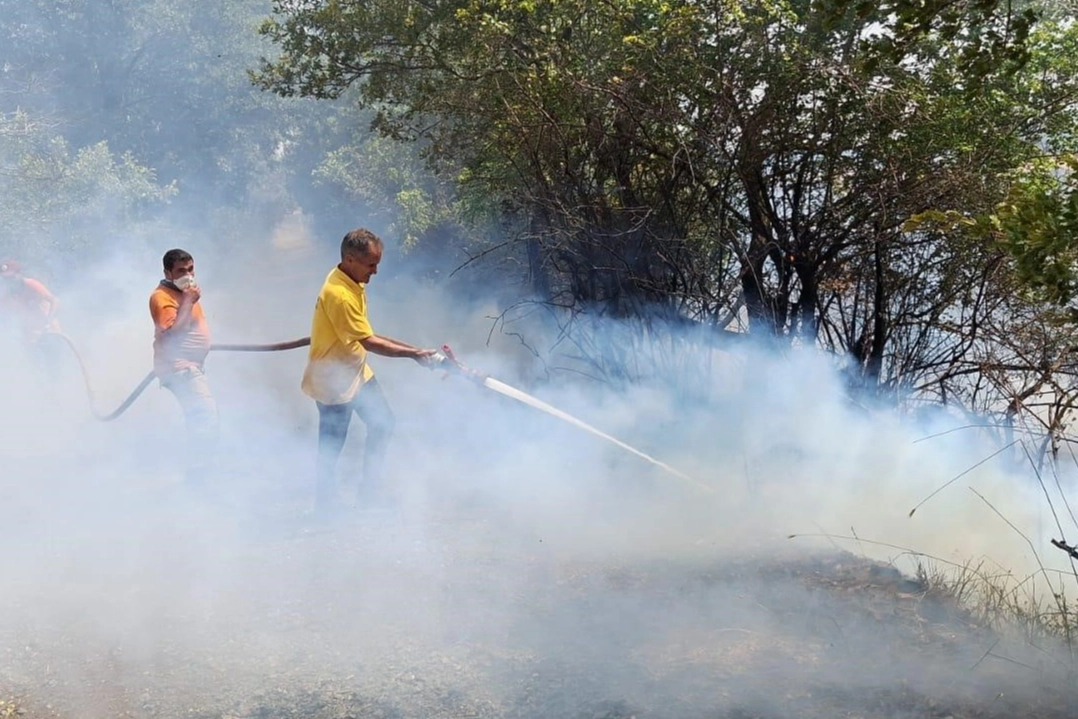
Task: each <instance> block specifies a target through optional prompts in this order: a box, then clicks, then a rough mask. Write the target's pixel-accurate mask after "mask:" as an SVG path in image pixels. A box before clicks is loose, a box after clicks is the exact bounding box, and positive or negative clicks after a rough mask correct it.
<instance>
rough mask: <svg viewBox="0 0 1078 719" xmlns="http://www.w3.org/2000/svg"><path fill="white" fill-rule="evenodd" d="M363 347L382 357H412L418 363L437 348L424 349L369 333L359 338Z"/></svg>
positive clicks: (421, 362) (423, 361)
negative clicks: (367, 335)
mask: <svg viewBox="0 0 1078 719" xmlns="http://www.w3.org/2000/svg"><path fill="white" fill-rule="evenodd" d="M360 343H361V344H362V345H363V348H364V349H365V350H367V351H368V352H370V353H372V354H376V355H382V356H383V357H407V358H409V359H414V360H415V361H416V362H418V363H419V364H424V363H425V362H426V360H427V358H428V357H431V356H432V355H435V354H437V352H438V350H425V349H421V348H419V347H416V346H415V345H410V344H408V343H407V342H401V341H400V340H395V339H393V338H392V337H383V336H381V335H371V336H370V337H367V338H365V339H362V340H360Z"/></svg>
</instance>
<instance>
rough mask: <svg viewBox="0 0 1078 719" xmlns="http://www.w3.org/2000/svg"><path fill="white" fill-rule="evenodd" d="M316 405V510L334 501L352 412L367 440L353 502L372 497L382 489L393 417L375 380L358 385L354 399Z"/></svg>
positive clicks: (383, 489) (391, 434) (324, 508)
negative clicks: (337, 469) (364, 430)
mask: <svg viewBox="0 0 1078 719" xmlns="http://www.w3.org/2000/svg"><path fill="white" fill-rule="evenodd" d="M315 404H316V405H317V406H318V486H317V488H316V490H315V511H316V512H326V511H328V510H329V508H330V507H331V506H332V504H333V496H334V495H335V494H336V489H337V481H336V468H337V459H338V458H339V457H340V454H341V449H343V448H344V441H345V439H347V438H348V426H349V424H350V423H351V421H352V413H353V412H355V413H356V414H357V415H359V418H360V419H361V420H363V424H365V425H366V427H367V441H366V443H365V446H364V449H363V478H362V480H361V481H360V482H359V488H358V489H357V491H356V503H357V504H358V503H359V502H360V501H361V500H362V499H364V498H367V497H370V498H372V499H373V498H374V497H375V496H377V495H378V494H381V493H383V492H384V491H385V489H386V488H385V486H384V481H385V478H384V477H383V475H382V472H383V466H384V464H385V456H386V450H387V449H388V448H389V440H390V438H391V437H392V436H393V425H394V423H395V419H394V417H393V411H392V410H391V409H390V408H389V403H388V402H387V401H386V397H385V394H383V393H382V388H381V387H380V386H379V385H378V381H377V380H375V379H371V380H370V381H368V382H366V383H365V384H364V385H363V386H362V387H360V388H359V392H357V393H356V397H355V399H353V400H352V401H351V402H347V403H345V404H322V403H321V402H316V403H315Z"/></svg>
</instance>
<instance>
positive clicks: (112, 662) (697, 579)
mask: <svg viewBox="0 0 1078 719" xmlns="http://www.w3.org/2000/svg"><path fill="white" fill-rule="evenodd" d="M508 525H511V519H510V518H504V517H503V518H500V519H499V520H497V521H495V520H493V519H491V517H489V516H483V514H482V512H476V513H473V514H472V515H471V516H469V517H462V516H461V515H459V514H457V515H454V516H453V517H452V521H448V520H446V518H445V517H442V518H441V519H439V518H437V517H434V516H432V515H429V514H427V515H424V516H421V517H412V518H406V517H400V516H396V515H394V514H392V513H362V512H361V513H357V514H356V515H354V516H351V517H348V518H345V519H344V520H342V521H340V522H338V524H337V525H336V526H334V527H333V528H331V529H328V530H316V531H312V530H310V529H307V528H305V527H304V526H300V525H298V524H296V525H291V526H286V525H285V524H282V523H280V522H259V523H254V524H249V525H246V526H245V527H244V528H243V529H242V530H240V529H235V528H233V529H232V530H230V531H229V532H228V533H224V534H217V535H213V537H212V539H211V540H207V544H206V545H205V546H204V547H203V548H202V549H203V550H205V551H206V552H207V553H206V554H202V553H193V552H192V550H191V547H192V543H197V542H198V541H199V540H198V537H199V536H200V535H199V534H198V528H197V527H196V528H192V527H191V526H189V525H187V524H180V523H176V524H170V523H169V522H167V521H164V520H162V518H161V517H156V518H155V519H154V520H153V523H152V527H149V528H148V526H147V527H143V528H142V529H143V530H145V531H144V532H143V534H142V535H141V536H142V537H143V538H144V540H145V538H147V537H153V538H154V541H152V542H151V541H149V540H145V541H144V547H143V548H138V547H131V546H129V545H128V544H114V543H109V542H104V543H102V542H98V541H95V540H94V539H93V537H91V535H90V534H87V535H86V537H84V538H83V539H82V540H81V544H79V545H78V546H79V548H78V549H71V547H57V548H55V553H54V554H53V555H48V554H42V555H41V557H42V559H43V561H44V560H45V559H47V557H48V556H53V557H60V556H61V555H63V556H66V553H68V552H71V551H74V552H75V555H76V557H75V559H72V560H70V561H68V562H67V563H63V562H59V560H57V562H58V564H59V565H62V566H57V567H56V568H54V569H52V570H49V571H50V572H54V573H53V574H37V575H35V580H34V581H35V582H42V581H43V577H45V578H55V579H57V583H56V584H50V585H49V586H54V587H55V589H54V591H55V592H56V594H55V595H50V596H38V595H35V594H34V593H33V592H31V591H22V592H20V591H17V590H18V589H19V586H18V583H19V582H20V577H19V576H12V575H11V574H9V575H8V576H7V577H6V581H7V583H8V584H9V587H10V588H12V589H13V590H15V591H13V592H12V594H14V595H18V596H20V597H21V598H20V599H19V600H18V602H9V603H8V604H7V606H6V607H5V613H6V614H7V617H6V621H4V622H3V623H2V624H0V626H2V627H3V632H4V636H3V637H2V639H3V644H2V645H0V646H2V648H0V717H6V716H22V717H26V718H27V719H31V718H38V717H40V718H42V719H45V718H49V719H60V718H62V719H69V718H70V719H89V718H96V717H114V718H119V717H131V718H138V719H180V718H181V717H182V718H186V719H210V718H214V719H286V718H287V719H299V718H301V717H302V718H303V719H345V718H349V717H351V718H355V719H360V718H364V719H365V718H371V719H403V718H405V717H416V718H417V719H419V718H422V719H433V718H436V717H453V718H456V719H472V718H475V719H487V718H490V719H495V718H497V719H540V718H543V719H547V718H549V717H567V718H569V719H629V718H630V717H636V718H638V719H643V718H645V717H655V718H659V717H663V718H665V717H671V718H675V717H677V718H680V717H686V718H688V717H726V718H730V719H735V718H736V719H750V718H752V719H792V718H794V717H809V718H816V717H819V718H820V719H823V718H824V717H827V718H829V719H834V718H837V717H849V718H853V717H858V718H861V719H877V718H878V719H885V718H886V719H900V718H902V719H905V718H913V717H931V718H938V719H944V718H946V717H951V718H953V719H989V718H995V717H999V718H1002V717H1015V716H1023V717H1032V718H1043V719H1054V718H1055V717H1059V718H1060V719H1062V718H1063V717H1073V716H1076V715H1078V692H1076V691H1075V690H1074V688H1073V682H1072V681H1071V676H1070V664H1069V662H1068V660H1067V659H1066V658H1065V656H1064V654H1062V653H1061V652H1060V651H1059V650H1056V649H1050V648H1046V647H1043V646H1042V647H1034V646H1032V645H1030V644H1028V643H1026V642H1024V641H1023V640H1021V639H1020V638H1017V637H1007V636H1004V635H1001V634H999V633H996V632H994V631H992V630H990V629H988V628H986V627H982V626H978V624H977V623H976V622H975V621H973V619H972V618H971V617H970V616H969V615H968V614H966V613H965V612H964V611H963V610H962V609H961V608H960V607H957V606H955V605H954V604H953V603H952V602H950V601H949V600H948V599H946V598H945V597H936V596H933V595H932V594H931V593H930V592H927V591H926V587H923V586H921V585H920V584H918V583H917V582H916V581H914V580H912V579H910V578H909V577H906V576H903V575H902V574H900V573H899V572H897V571H896V570H894V569H893V568H891V567H890V566H888V565H884V564H879V563H874V562H870V561H868V560H865V559H861V558H859V557H857V556H854V555H852V554H848V553H845V552H840V551H837V550H836V551H825V552H807V551H801V550H793V549H791V548H790V547H789V546H777V545H776V546H761V547H758V548H757V549H756V550H755V551H753V552H749V553H745V552H741V553H739V554H738V555H736V556H729V555H722V554H720V553H719V552H716V554H715V556H714V557H713V558H708V557H707V553H706V552H703V553H698V554H697V555H695V557H694V558H693V559H691V560H687V559H682V560H678V561H674V560H669V561H661V560H654V559H652V560H646V561H639V562H626V561H624V560H623V559H620V558H618V557H615V556H611V557H609V558H602V557H599V558H595V557H589V558H586V559H582V558H580V557H576V556H572V555H567V554H566V553H565V552H562V551H559V550H555V549H550V548H548V546H549V545H548V544H546V543H544V538H543V536H542V535H541V533H536V532H520V533H518V534H516V535H514V534H511V533H507V532H506V528H507V526H508ZM151 529H152V531H151ZM103 531H104V530H103V529H100V528H99V529H98V531H97V532H96V533H95V534H94V535H93V536H94V537H96V536H99V535H100V534H101V533H102V532H103ZM207 531H209V530H207ZM213 531H217V532H220V531H221V530H219V529H216V530H213ZM238 537H239V538H241V539H237V538H238ZM507 537H513V539H512V541H508V540H507V539H506V538H507ZM147 547H151V549H147ZM102 556H108V557H109V561H108V563H107V565H102V566H108V567H112V568H113V569H109V570H107V571H104V576H102V570H101V569H100V568H99V567H94V568H93V569H92V570H91V569H83V567H89V566H92V565H93V564H94V562H95V561H96V560H97V559H99V558H100V557H102ZM204 556H213V557H215V558H216V563H215V564H214V566H213V570H212V572H211V571H209V570H206V569H205V568H204V567H203V565H202V564H199V563H198V561H197V560H198V558H200V557H204ZM46 563H47V562H46ZM116 567H121V568H120V569H116ZM200 567H202V568H200ZM42 571H44V570H42ZM61 580H62V581H61Z"/></svg>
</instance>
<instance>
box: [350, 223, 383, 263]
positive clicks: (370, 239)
mask: <svg viewBox="0 0 1078 719" xmlns="http://www.w3.org/2000/svg"><path fill="white" fill-rule="evenodd" d="M383 247H385V243H384V242H382V238H381V237H379V236H378V235H376V234H374V233H373V232H371V231H370V230H367V229H364V228H362V227H361V228H359V229H358V230H352V231H351V232H349V233H348V234H347V235H345V236H344V239H343V240H341V259H342V260H343V259H344V256H345V255H355V256H357V257H365V256H367V255H369V254H370V253H371V252H373V251H374V250H380V249H382V248H383Z"/></svg>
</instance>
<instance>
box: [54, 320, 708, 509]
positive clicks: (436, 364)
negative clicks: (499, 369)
mask: <svg viewBox="0 0 1078 719" xmlns="http://www.w3.org/2000/svg"><path fill="white" fill-rule="evenodd" d="M49 334H51V335H53V336H55V337H57V338H59V339H60V340H61V341H63V342H64V344H66V345H67V346H68V347H69V348H70V349H71V352H72V353H73V354H74V355H75V359H76V360H77V361H78V363H79V369H80V370H81V371H82V378H83V381H84V383H85V384H86V394H87V397H88V398H89V401H90V411H91V412H92V413H93V415H94V417H95V418H96V419H98V420H100V421H102V422H111V421H113V420H114V419H116V418H117V417H119V416H120V415H122V414H123V413H124V412H126V411H127V410H128V408H129V407H131V405H132V404H134V402H135V400H137V399H138V398H139V395H141V394H142V393H143V392H144V391H145V390H146V388H147V387H149V386H150V383H151V382H153V379H154V376H155V373H154V372H150V373H149V374H147V375H146V376H145V377H144V378H143V379H142V381H141V382H139V384H138V386H137V387H135V389H134V390H132V392H131V394H129V395H128V396H127V399H125V400H124V401H123V402H122V403H120V406H119V407H117V408H116V409H115V410H113V411H112V412H110V413H108V414H102V413H100V412H98V411H97V409H96V408H95V406H94V392H93V387H92V385H91V383H90V375H89V373H88V372H87V371H86V364H85V363H84V362H83V360H82V355H81V354H80V353H79V350H78V348H77V347H76V346H75V343H74V342H72V341H71V338H70V337H68V336H67V335H65V334H63V333H62V332H50V333H49ZM310 344H311V338H310V337H303V338H302V339H298V340H292V341H291V342H276V343H273V344H211V345H210V351H211V352H284V351H287V350H293V349H298V348H300V347H307V346H308V345H310ZM428 366H429V367H430V368H431V369H433V370H443V371H444V372H445V376H449V375H450V374H455V375H457V376H460V377H463V378H464V379H467V380H470V381H472V382H474V383H475V384H477V385H479V386H480V387H486V388H487V389H490V390H493V391H494V392H497V393H498V394H501V395H503V396H505V397H509V398H510V399H513V400H516V401H517V402H521V403H523V404H526V405H528V406H530V407H532V408H534V409H538V410H540V411H541V412H545V413H546V414H548V415H551V416H552V417H556V418H558V419H560V420H562V421H564V422H567V423H569V424H571V425H573V426H574V427H577V428H578V429H582V430H584V431H585V432H588V433H589V434H592V435H594V436H596V437H599V438H601V439H603V440H606V441H607V442H610V443H611V444H614V445H616V446H618V447H620V448H621V449H623V450H625V451H626V452H629V453H630V454H634V455H636V456H637V457H640V458H641V459H643V460H645V461H647V462H649V463H651V464H652V465H654V466H656V467H659V468H660V469H662V470H664V471H666V472H668V473H670V474H672V475H674V476H676V477H678V478H679V479H681V480H683V481H685V482H687V483H688V484H691V485H693V486H694V487H695V488H696V489H698V490H701V491H703V492H706V493H708V494H711V493H713V492H714V491H715V490H714V489H713V488H712V487H710V486H708V485H706V484H703V483H702V482H700V481H698V480H696V479H693V478H692V477H690V476H688V475H687V474H685V473H684V472H681V471H679V470H677V469H675V468H674V467H671V466H670V465H669V464H666V463H665V462H662V461H660V460H658V459H655V458H654V457H652V456H651V455H648V454H645V453H644V452H641V451H640V450H638V449H636V448H635V447H632V446H630V445H628V444H626V443H625V442H622V441H621V440H619V439H616V438H614V437H612V436H610V435H609V434H606V433H605V432H603V431H601V430H598V429H596V428H595V427H592V426H591V425H590V424H587V423H586V422H584V421H582V420H580V419H577V418H576V417H574V416H572V415H571V414H569V413H568V412H563V411H562V410H560V409H557V408H556V407H552V406H550V405H549V404H547V403H546V402H543V401H542V400H540V399H538V398H536V397H533V396H531V395H530V394H527V393H525V392H522V391H520V390H519V389H516V388H515V387H511V386H509V385H507V384H505V383H504V382H499V381H498V380H496V379H494V378H493V377H490V376H489V375H487V374H484V373H482V372H477V371H476V370H473V369H470V368H468V367H466V366H465V365H464V363H462V362H461V361H460V360H458V359H457V357H456V355H455V354H454V353H453V350H452V349H451V348H450V347H449V345H442V347H441V350H440V351H438V352H437V353H436V354H435V355H434V357H433V358H432V361H431V363H430V364H429V365H428Z"/></svg>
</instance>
